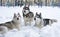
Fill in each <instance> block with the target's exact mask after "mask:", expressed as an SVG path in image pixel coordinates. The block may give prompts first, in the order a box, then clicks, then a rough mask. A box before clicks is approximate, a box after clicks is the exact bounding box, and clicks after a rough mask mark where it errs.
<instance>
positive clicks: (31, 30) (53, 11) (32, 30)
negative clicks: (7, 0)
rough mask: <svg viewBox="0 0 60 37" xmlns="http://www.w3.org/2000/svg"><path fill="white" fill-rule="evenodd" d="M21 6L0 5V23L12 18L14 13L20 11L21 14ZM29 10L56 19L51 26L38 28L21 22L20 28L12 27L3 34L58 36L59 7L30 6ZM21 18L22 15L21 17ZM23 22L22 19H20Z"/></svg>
mask: <svg viewBox="0 0 60 37" xmlns="http://www.w3.org/2000/svg"><path fill="white" fill-rule="evenodd" d="M22 8H23V7H17V6H16V7H0V23H4V22H7V21H10V20H12V18H13V14H14V13H18V12H19V13H20V14H21V16H22ZM30 11H32V12H34V14H35V13H36V12H38V13H39V12H41V13H42V17H43V18H50V19H57V20H58V22H57V23H53V24H52V26H45V27H43V28H42V29H38V28H37V27H34V26H24V25H23V24H22V27H21V30H20V31H17V30H16V29H13V30H11V31H9V32H7V33H6V34H5V37H60V8H59V7H45V6H43V7H38V6H30ZM22 18H23V17H22ZM22 23H23V20H22Z"/></svg>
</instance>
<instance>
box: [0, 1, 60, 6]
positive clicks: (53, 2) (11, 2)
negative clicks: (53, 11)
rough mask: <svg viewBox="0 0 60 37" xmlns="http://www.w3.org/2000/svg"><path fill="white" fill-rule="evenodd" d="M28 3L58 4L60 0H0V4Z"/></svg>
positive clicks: (59, 4)
mask: <svg viewBox="0 0 60 37" xmlns="http://www.w3.org/2000/svg"><path fill="white" fill-rule="evenodd" d="M26 3H28V4H29V5H34V6H35V5H37V6H59V7H60V0H0V6H23V5H24V4H26Z"/></svg>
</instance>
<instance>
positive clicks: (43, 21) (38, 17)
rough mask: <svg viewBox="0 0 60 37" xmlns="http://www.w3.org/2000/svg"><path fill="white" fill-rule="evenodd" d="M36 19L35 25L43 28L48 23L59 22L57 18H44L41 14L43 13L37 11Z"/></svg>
mask: <svg viewBox="0 0 60 37" xmlns="http://www.w3.org/2000/svg"><path fill="white" fill-rule="evenodd" d="M34 20H35V26H37V27H39V28H42V27H44V26H46V25H51V24H53V23H54V22H57V20H56V19H47V18H46V19H43V18H42V16H41V13H40V14H38V13H36V16H35V18H34Z"/></svg>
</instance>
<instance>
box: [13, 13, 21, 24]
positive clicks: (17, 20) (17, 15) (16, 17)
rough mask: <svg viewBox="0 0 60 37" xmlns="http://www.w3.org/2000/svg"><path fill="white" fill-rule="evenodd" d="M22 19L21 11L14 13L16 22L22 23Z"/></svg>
mask: <svg viewBox="0 0 60 37" xmlns="http://www.w3.org/2000/svg"><path fill="white" fill-rule="evenodd" d="M20 20H21V16H20V14H19V13H18V14H16V13H14V17H13V21H14V22H15V23H20Z"/></svg>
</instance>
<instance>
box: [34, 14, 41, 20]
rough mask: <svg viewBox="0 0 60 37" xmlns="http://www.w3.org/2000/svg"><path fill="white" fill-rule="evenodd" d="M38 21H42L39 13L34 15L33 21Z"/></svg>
mask: <svg viewBox="0 0 60 37" xmlns="http://www.w3.org/2000/svg"><path fill="white" fill-rule="evenodd" d="M38 19H42V17H41V13H40V14H38V13H36V15H35V18H34V20H38Z"/></svg>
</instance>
